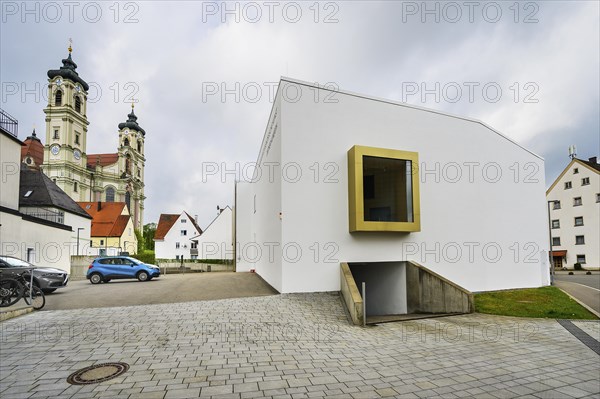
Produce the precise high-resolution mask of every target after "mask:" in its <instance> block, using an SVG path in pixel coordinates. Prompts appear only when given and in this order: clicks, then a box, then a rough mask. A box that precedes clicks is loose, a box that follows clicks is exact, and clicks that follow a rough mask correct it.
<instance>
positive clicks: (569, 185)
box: [565, 181, 573, 190]
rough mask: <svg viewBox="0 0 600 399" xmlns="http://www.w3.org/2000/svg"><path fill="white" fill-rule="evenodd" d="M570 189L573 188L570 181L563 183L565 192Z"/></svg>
mask: <svg viewBox="0 0 600 399" xmlns="http://www.w3.org/2000/svg"><path fill="white" fill-rule="evenodd" d="M572 187H573V184H572V183H571V182H570V181H568V182H565V190H568V189H570V188H572Z"/></svg>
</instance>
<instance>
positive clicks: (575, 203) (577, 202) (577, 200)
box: [573, 197, 583, 206]
mask: <svg viewBox="0 0 600 399" xmlns="http://www.w3.org/2000/svg"><path fill="white" fill-rule="evenodd" d="M581 205H583V202H582V201H581V197H575V198H573V206H581Z"/></svg>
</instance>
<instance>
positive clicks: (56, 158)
mask: <svg viewBox="0 0 600 399" xmlns="http://www.w3.org/2000/svg"><path fill="white" fill-rule="evenodd" d="M71 51H72V50H71V48H70V47H69V55H68V57H67V58H66V59H63V60H62V63H63V66H62V67H60V69H55V70H49V71H48V105H47V106H46V108H45V109H44V113H45V114H46V142H45V143H44V145H43V159H42V160H41V168H42V170H43V171H44V173H45V174H46V175H47V176H48V177H50V178H51V179H52V180H53V181H54V182H55V183H56V184H57V185H58V186H59V187H60V188H61V189H62V190H63V191H65V192H66V193H67V194H68V195H69V196H70V197H71V198H73V200H75V201H77V202H99V201H100V202H125V203H126V204H127V206H128V208H129V213H130V214H131V216H132V218H133V225H134V227H135V228H136V229H139V230H140V231H142V230H143V228H142V227H143V223H144V218H143V215H144V200H145V199H146V197H145V196H144V166H145V162H146V159H145V157H144V145H145V144H144V140H145V136H146V132H145V131H144V129H142V127H141V126H140V125H139V124H138V122H137V116H136V115H135V113H134V109H133V104H132V107H131V112H130V113H129V114H128V115H127V120H126V121H125V122H123V123H120V124H119V125H118V135H116V136H117V137H116V138H117V139H118V146H117V151H116V152H115V153H108V154H93V153H88V152H87V137H88V126H89V124H90V122H89V121H88V119H87V106H88V102H87V98H88V90H89V85H88V84H87V83H86V82H85V81H84V80H83V79H82V78H81V77H80V76H79V74H78V72H77V64H75V62H74V61H73V60H72V58H71ZM29 139H32V138H31V137H30V138H28V140H29ZM26 144H27V141H26ZM23 155H24V156H23V157H22V158H23V159H22V161H23V162H25V163H28V162H29V163H30V164H31V163H32V161H33V160H32V159H30V158H28V155H27V154H23ZM33 162H34V163H39V160H38V161H37V162H36V161H33Z"/></svg>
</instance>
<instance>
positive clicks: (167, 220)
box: [154, 213, 179, 240]
mask: <svg viewBox="0 0 600 399" xmlns="http://www.w3.org/2000/svg"><path fill="white" fill-rule="evenodd" d="M178 218H179V215H173V214H169V213H161V214H160V219H158V226H156V232H155V233H154V239H155V240H164V239H165V236H166V235H167V233H168V232H169V230H171V227H173V225H174V224H175V222H176V221H177V219H178Z"/></svg>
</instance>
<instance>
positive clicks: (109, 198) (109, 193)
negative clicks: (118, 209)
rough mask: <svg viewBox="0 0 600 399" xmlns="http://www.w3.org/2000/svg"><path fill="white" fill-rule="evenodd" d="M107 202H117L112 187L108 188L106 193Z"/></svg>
mask: <svg viewBox="0 0 600 399" xmlns="http://www.w3.org/2000/svg"><path fill="white" fill-rule="evenodd" d="M104 195H105V198H106V202H115V189H114V188H112V187H107V188H106V191H105V193H104Z"/></svg>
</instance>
